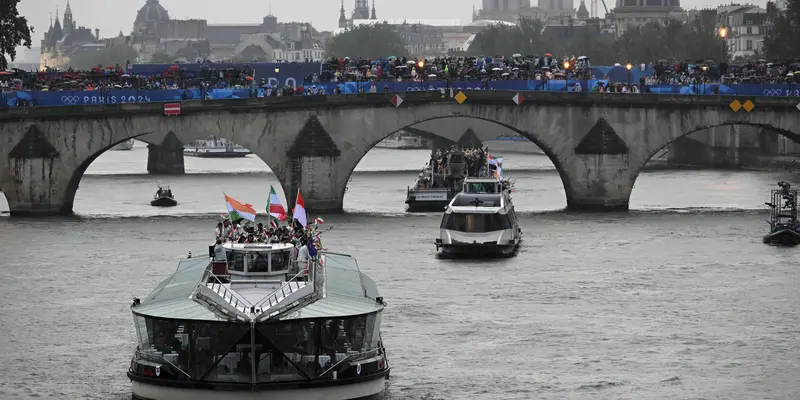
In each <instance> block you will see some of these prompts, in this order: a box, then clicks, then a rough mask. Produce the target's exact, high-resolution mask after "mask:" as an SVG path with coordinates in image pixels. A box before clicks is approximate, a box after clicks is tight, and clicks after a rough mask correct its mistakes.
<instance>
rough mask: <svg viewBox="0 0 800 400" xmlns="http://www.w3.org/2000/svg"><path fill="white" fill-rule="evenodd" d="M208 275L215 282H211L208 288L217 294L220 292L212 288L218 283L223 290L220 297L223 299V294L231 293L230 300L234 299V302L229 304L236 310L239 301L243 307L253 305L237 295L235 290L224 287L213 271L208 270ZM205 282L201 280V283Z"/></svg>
mask: <svg viewBox="0 0 800 400" xmlns="http://www.w3.org/2000/svg"><path fill="white" fill-rule="evenodd" d="M208 277H209V278H213V279H214V280H215V281H216V282H211V288H210V289H211V290H212V291H214V292H215V293H217V294H220V293H219V292H217V291H216V290H215V289H214V287H215V285H219V287H220V288H221V289H222V290H223V291H224V292H223V293H222V294H221V296H222V298H223V299H225V295H226V294H230V295H231V300H234V301H235V302H234V303H233V304H231V305H232V306H233V307H234V308H236V309H237V310H238V309H239V305H240V303H241V305H242V306H244V308H250V307H252V306H253V305H252V304H250V302H249V301H247V300H245V299H243V298H240V296H239V294H238V293H236V292H234V291H232V290H228V288H226V287H225V285H224V284H223V283H222V281H220V279H219V277H218V276H216V275H214V273H213V272H211V271H209V272H208ZM205 283H206V282H203V284H205Z"/></svg>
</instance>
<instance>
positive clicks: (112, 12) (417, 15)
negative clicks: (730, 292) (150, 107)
mask: <svg viewBox="0 0 800 400" xmlns="http://www.w3.org/2000/svg"><path fill="white" fill-rule="evenodd" d="M145 1H146V0H134V1H128V2H108V1H100V0H70V2H69V3H70V7H71V9H72V14H73V18H74V20H75V21H76V22H77V24H78V26H85V27H87V28H90V29H92V30H93V31H94V29H99V30H100V36H101V37H113V36H116V35H117V34H118V33H119V32H120V31H122V33H123V34H124V35H128V34H130V33H131V29H132V27H133V21H134V18H135V17H136V13H137V11H138V10H139V9H140V8H141V7H142V6H144V4H145ZM159 2H160V3H161V5H162V6H163V7H164V8H166V9H167V11H168V12H169V14H170V17H172V18H174V19H205V20H207V21H208V23H209V24H259V23H261V20H262V17H263V16H265V15H268V14H270V12H271V13H272V14H273V15H275V16H276V17H277V18H278V20H279V21H284V22H289V21H294V22H310V23H311V24H312V25H313V26H314V27H315V28H316V29H318V30H321V31H332V30H335V29H336V28H337V24H338V17H339V9H340V7H341V3H340V1H339V0H294V1H292V2H291V3H285V2H280V1H263V0H240V1H239V2H238V3H237V4H238V5H239V7H238V8H239V9H245V10H248V11H247V13H246V16H245V17H244V18H241V17H239V16H238V15H237V14H236V13H225V12H220V11H219V9H218V7H217V6H216V3H211V2H207V3H199V4H198V3H197V2H192V1H189V0H159ZM42 3H45V4H42ZM47 3H49V4H47ZM481 3H482V1H481V0H466V1H465V0H441V1H440V2H437V3H430V2H429V1H425V0H406V1H404V2H402V3H398V2H393V1H389V0H375V5H376V9H377V14H378V19H379V20H384V19H385V20H389V19H398V18H399V19H402V18H408V19H458V20H461V22H462V23H465V24H466V23H469V22H470V21H471V20H472V11H473V5H474V6H475V8H476V9H479V8H480V5H481ZM531 3H532V4H536V3H537V0H532V1H531ZM66 4H67V1H66V0H43V1H41V2H39V1H36V2H34V1H22V2H20V4H19V12H20V14H21V15H24V16H25V17H27V18H28V21H29V23H30V24H31V25H32V26H33V27H34V29H35V31H34V33H33V36H32V46H34V47H38V45H39V42H40V41H41V40H42V38H43V35H44V33H45V32H46V31H47V29H48V28H49V26H50V23H51V21H53V19H54V18H56V17H57V18H58V19H59V20H63V15H64V9H65V8H66ZM321 4H324V5H321ZM371 4H372V1H370V5H371ZM576 4H580V2H579V0H576ZM613 4H614V0H611V1H609V2H607V5H609V6H613ZM723 4H730V2H724V1H718V2H715V3H714V4H708V2H706V1H704V0H683V1H682V5H683V7H684V8H687V9H690V8H706V7H709V8H710V7H717V6H719V5H723ZM755 4H756V5H760V6H762V7H763V6H765V5H766V1H757V2H755ZM353 6H354V0H345V9H346V11H347V15H348V17H349V15H350V13H351V12H352V10H353ZM587 6H589V4H588V3H587ZM601 9H602V7H601ZM56 10H58V14H59V15H58V16H56ZM296 10H303V11H304V12H303V13H297V12H296ZM112 16H113V17H112ZM22 54H23V51H22V48H19V49H18V57H17V58H18V59H21V57H22Z"/></svg>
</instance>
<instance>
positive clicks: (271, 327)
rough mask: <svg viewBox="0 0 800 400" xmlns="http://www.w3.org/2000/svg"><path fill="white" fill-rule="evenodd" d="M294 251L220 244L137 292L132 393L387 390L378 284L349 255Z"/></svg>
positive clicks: (197, 395) (234, 396)
mask: <svg viewBox="0 0 800 400" xmlns="http://www.w3.org/2000/svg"><path fill="white" fill-rule="evenodd" d="M292 249H293V245H291V244H283V243H275V244H234V243H227V244H224V245H217V246H216V247H215V246H212V248H211V249H209V253H210V254H209V256H208V257H195V258H191V254H190V258H188V259H185V260H183V261H181V262H180V263H179V265H178V268H177V270H176V271H175V273H174V274H172V276H170V277H169V278H167V279H166V280H164V281H163V282H161V283H160V284H159V285H158V286H157V287H156V288H155V290H153V292H152V293H150V294H149V295H148V296H147V297H145V298H142V299H141V300H140V299H138V298H134V300H133V305H132V306H131V311H132V312H133V318H134V322H135V327H136V334H137V341H138V346H137V348H136V351H135V353H134V355H133V358H132V359H131V363H130V368H129V370H128V377H129V378H130V380H131V382H132V386H133V398H134V399H146V400H217V399H220V400H221V399H224V400H238V399H248V400H252V399H281V400H300V399H303V400H307V399H315V400H322V399H326V400H344V399H377V398H382V396H383V393H384V391H385V388H386V383H385V379H386V378H387V377H388V376H389V371H390V369H389V362H388V360H387V358H386V352H385V350H384V348H383V343H382V340H381V332H380V325H381V315H382V312H383V309H384V307H385V303H384V302H383V298H382V297H381V296H380V294H379V293H378V288H377V286H376V285H375V283H374V282H373V281H372V280H371V279H370V278H369V277H367V276H366V275H365V274H364V273H362V272H361V271H360V270H359V267H358V263H357V262H356V260H355V258H353V257H352V256H349V255H344V254H336V253H330V252H320V253H318V254H317V255H316V256H314V257H311V261H307V262H304V263H301V262H298V261H296V260H293V259H292ZM215 250H217V251H215Z"/></svg>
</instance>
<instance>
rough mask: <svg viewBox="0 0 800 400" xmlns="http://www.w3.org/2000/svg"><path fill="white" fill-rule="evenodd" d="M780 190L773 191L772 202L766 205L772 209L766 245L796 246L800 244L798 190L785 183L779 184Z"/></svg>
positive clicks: (765, 240)
mask: <svg viewBox="0 0 800 400" xmlns="http://www.w3.org/2000/svg"><path fill="white" fill-rule="evenodd" d="M778 186H779V187H780V189H773V190H772V201H771V202H768V203H764V204H766V205H767V206H769V207H770V220H769V221H767V222H769V226H770V230H769V233H767V234H766V235H764V243H766V244H771V245H774V246H796V245H798V244H800V223H799V222H798V221H797V189H792V186H791V185H790V184H789V183H787V182H784V181H781V182H778Z"/></svg>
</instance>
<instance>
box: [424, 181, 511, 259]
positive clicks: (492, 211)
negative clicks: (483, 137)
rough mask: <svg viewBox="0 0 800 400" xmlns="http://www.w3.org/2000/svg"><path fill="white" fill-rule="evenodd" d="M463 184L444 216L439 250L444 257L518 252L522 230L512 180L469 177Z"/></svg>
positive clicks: (507, 254)
mask: <svg viewBox="0 0 800 400" xmlns="http://www.w3.org/2000/svg"><path fill="white" fill-rule="evenodd" d="M463 185H464V186H463V189H462V190H461V192H460V193H458V194H457V195H456V196H455V197H454V198H453V200H452V201H451V202H450V204H449V205H448V206H447V210H446V211H445V213H444V216H443V217H442V223H441V226H440V233H439V239H436V250H437V251H439V250H441V255H443V256H468V257H484V256H496V257H508V256H513V255H515V254H516V252H517V250H518V249H519V245H520V241H521V240H522V229H520V227H519V224H518V222H517V214H516V213H515V212H514V205H513V203H512V202H511V187H510V185H509V183H508V182H506V181H502V180H501V179H499V178H496V177H491V176H485V177H467V178H466V179H464V183H463Z"/></svg>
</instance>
